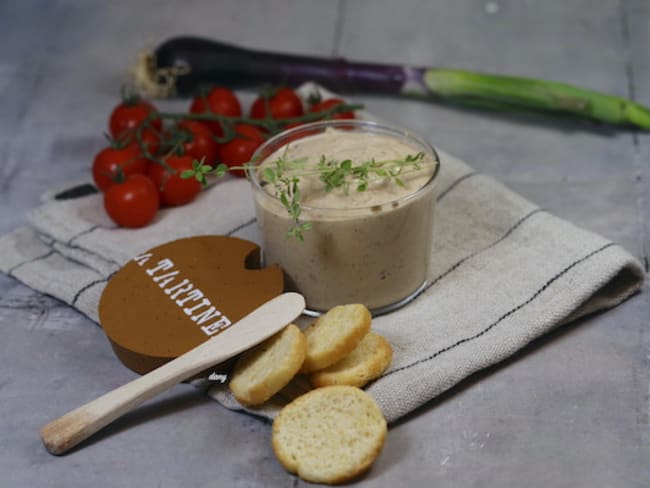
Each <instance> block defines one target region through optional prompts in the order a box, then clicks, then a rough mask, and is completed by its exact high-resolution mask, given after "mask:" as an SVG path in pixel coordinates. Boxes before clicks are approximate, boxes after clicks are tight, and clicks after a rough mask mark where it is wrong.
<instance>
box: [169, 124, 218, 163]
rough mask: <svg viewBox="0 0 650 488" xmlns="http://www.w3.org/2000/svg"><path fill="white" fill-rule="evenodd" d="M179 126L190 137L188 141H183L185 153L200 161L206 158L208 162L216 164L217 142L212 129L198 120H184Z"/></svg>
mask: <svg viewBox="0 0 650 488" xmlns="http://www.w3.org/2000/svg"><path fill="white" fill-rule="evenodd" d="M178 128H179V129H181V130H182V131H183V132H184V133H185V134H186V136H187V138H188V140H187V142H185V143H183V150H184V151H185V154H187V155H188V156H192V158H194V159H196V160H198V161H200V160H201V159H202V158H205V162H206V164H209V165H214V162H215V161H216V159H217V143H216V141H215V140H214V139H213V137H212V132H210V129H208V127H207V126H206V125H205V124H202V123H201V122H198V121H196V120H183V121H181V122H179V123H178Z"/></svg>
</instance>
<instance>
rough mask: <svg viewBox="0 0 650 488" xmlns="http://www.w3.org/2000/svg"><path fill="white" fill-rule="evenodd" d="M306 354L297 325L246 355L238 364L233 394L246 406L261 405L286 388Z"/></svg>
mask: <svg viewBox="0 0 650 488" xmlns="http://www.w3.org/2000/svg"><path fill="white" fill-rule="evenodd" d="M306 351H307V341H306V339H305V336H304V335H303V333H302V332H301V330H300V329H299V328H298V326H296V325H294V324H289V325H288V326H286V327H285V328H284V329H282V330H281V331H280V332H278V333H277V334H275V335H273V336H272V337H269V338H268V339H267V340H265V341H264V342H262V343H260V344H258V345H257V346H255V347H254V348H252V349H250V350H249V351H246V352H245V353H244V354H243V355H242V356H241V357H240V358H239V359H238V360H237V363H236V364H235V368H234V369H233V374H232V379H231V380H230V384H229V387H230V391H232V394H233V395H234V396H235V398H236V399H237V401H239V402H240V403H242V404H244V405H258V404H260V403H264V402H265V401H266V400H268V399H269V398H271V397H272V396H273V395H275V394H276V393H277V392H278V391H280V390H281V389H282V388H284V387H285V386H286V385H287V383H289V381H291V378H293V377H294V375H295V374H296V373H297V372H298V370H299V369H300V366H301V365H302V362H303V360H304V359H305V353H306Z"/></svg>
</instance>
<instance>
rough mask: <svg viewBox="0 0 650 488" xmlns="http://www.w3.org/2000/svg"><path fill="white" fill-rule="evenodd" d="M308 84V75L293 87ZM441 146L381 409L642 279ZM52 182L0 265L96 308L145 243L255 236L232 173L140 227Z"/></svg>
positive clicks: (388, 332)
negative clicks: (431, 214)
mask: <svg viewBox="0 0 650 488" xmlns="http://www.w3.org/2000/svg"><path fill="white" fill-rule="evenodd" d="M315 89H318V87H316V86H315V85H313V84H309V85H305V86H303V87H302V88H301V91H302V92H303V93H310V92H311V91H314V90H315ZM320 91H321V92H324V90H322V89H321V90H320ZM325 94H326V96H327V93H326V92H325ZM438 151H439V153H440V157H441V171H440V176H439V181H438V187H437V192H438V193H437V204H436V209H435V219H434V239H433V241H434V245H433V250H432V259H431V263H432V265H431V270H430V275H429V282H428V285H427V287H426V289H425V291H424V292H423V293H422V294H421V295H420V296H419V297H418V298H417V299H415V300H414V301H412V302H411V303H409V304H408V305H407V306H405V307H403V308H401V309H399V310H397V311H394V312H392V313H390V314H387V315H383V316H380V317H377V318H375V319H374V320H373V324H372V328H373V330H375V331H376V332H378V333H379V334H381V335H383V336H384V337H386V338H387V339H388V341H389V342H390V343H391V345H392V346H393V350H394V355H393V361H392V364H391V366H390V367H389V369H388V370H387V371H386V372H385V373H384V374H383V376H382V377H381V378H379V379H377V380H375V381H374V382H372V383H371V384H370V385H369V386H368V387H367V388H366V391H367V392H368V393H369V394H370V395H372V396H373V397H374V398H375V400H376V401H377V402H378V404H379V406H380V407H381V409H382V411H383V413H384V415H385V416H386V418H387V420H388V421H389V422H392V421H395V420H396V419H398V418H399V417H401V416H403V415H405V414H406V413H408V412H410V411H411V410H413V409H415V408H417V407H418V406H420V405H422V404H424V403H426V402H427V401H429V400H431V399H432V398H434V397H435V396H437V395H439V394H441V393H442V392H444V391H445V390H447V389H449V388H451V387H452V386H454V385H455V384H457V383H458V382H459V381H461V380H462V379H463V378H465V377H467V376H469V375H471V374H472V373H474V372H476V371H478V370H480V369H482V368H486V367H488V366H490V365H493V364H495V363H498V362H499V361H502V360H503V359H505V358H507V357H508V356H510V355H512V354H513V353H515V352H516V351H517V350H518V349H520V348H522V347H524V346H525V345H526V344H528V343H529V342H531V341H532V340H534V339H535V338H537V337H539V336H541V335H543V334H544V333H546V332H548V331H550V330H552V329H554V328H555V327H558V326H560V325H562V324H566V323H567V322H570V321H572V320H575V319H576V318H578V317H580V316H583V315H585V314H588V313H592V312H595V311H598V310H602V309H606V308H609V307H613V306H615V305H617V304H619V303H620V302H622V301H623V300H625V299H626V298H627V297H629V296H630V295H632V294H633V293H634V292H636V291H637V290H639V288H640V287H641V285H642V282H643V279H644V273H643V268H642V266H641V265H640V263H639V262H638V261H637V260H636V259H635V258H634V257H633V256H631V255H630V254H629V253H628V252H627V251H626V250H625V249H623V248H621V247H620V246H619V245H617V244H616V243H614V242H611V241H609V240H607V239H606V238H604V237H601V236H599V235H597V234H594V233H592V232H588V231H586V230H583V229H581V228H579V227H577V226H575V225H573V224H571V223H569V222H567V221H565V220H562V219H560V218H558V217H555V216H553V215H551V214H550V213H548V212H546V211H545V210H543V209H541V208H539V207H537V206H536V205H534V204H533V203H531V202H529V201H528V200H526V199H525V198H523V197H521V196H520V195H518V194H516V193H514V192H513V191H511V190H509V189H508V188H506V187H505V186H504V185H502V184H500V183H499V182H498V181H495V180H494V179H493V178H491V177H489V176H487V175H484V174H481V173H479V172H477V171H475V170H473V169H472V168H471V166H469V165H467V164H466V163H464V162H463V161H460V160H458V159H456V158H454V157H453V156H451V155H449V154H446V153H444V152H443V151H440V150H439V149H438ZM55 194H57V192H56V191H52V192H49V193H48V195H46V196H45V198H44V202H43V204H42V205H41V206H40V207H38V208H36V209H34V210H33V211H32V212H30V213H29V215H28V218H27V225H26V226H25V227H23V228H19V229H18V230H16V231H14V232H13V233H11V234H9V235H6V236H4V237H2V238H0V271H2V272H4V273H6V274H8V275H10V276H12V277H14V278H16V279H18V280H20V281H22V282H23V283H25V284H26V285H27V286H30V287H31V288H34V289H35V290H38V291H41V292H43V293H46V294H49V295H52V296H54V297H56V298H58V299H60V300H62V301H64V302H66V303H68V304H70V305H71V306H73V307H75V308H76V309H77V310H79V311H80V312H82V313H83V314H85V315H86V316H88V317H89V318H90V319H92V320H94V321H97V306H98V303H99V297H100V295H101V292H102V290H103V288H104V286H105V285H106V283H107V281H108V280H109V279H110V277H111V276H112V274H113V273H115V272H116V271H117V270H118V269H119V268H120V267H121V266H122V265H123V264H125V263H126V262H127V261H128V260H129V259H131V258H132V257H133V256H135V255H137V254H138V253H140V252H142V251H144V250H147V249H149V248H151V247H153V246H156V245H159V244H162V243H163V242H167V241H170V240H174V239H177V238H181V237H188V236H192V235H202V234H221V235H232V236H236V237H240V238H243V239H249V240H252V241H255V242H259V240H258V236H257V226H256V222H255V215H254V207H253V203H252V195H251V191H250V188H249V184H248V183H247V182H246V181H243V180H241V179H235V178H232V177H227V178H225V179H224V180H222V181H219V182H217V183H216V184H215V185H214V186H212V187H211V188H209V189H207V190H206V191H204V192H202V194H201V195H200V196H199V197H198V199H197V201H195V202H193V203H192V204H191V205H186V206H183V207H178V208H172V209H166V210H162V211H161V212H160V213H159V215H158V216H157V218H156V220H155V221H154V222H153V223H152V224H151V225H149V226H147V227H145V228H142V229H137V230H128V229H120V228H117V227H116V226H115V225H114V224H113V223H112V222H111V221H110V220H109V219H108V217H107V216H106V214H105V212H104V210H103V206H102V197H101V195H100V194H91V195H86V196H82V197H79V198H73V199H65V200H57V199H56V198H54V195H55ZM306 388H307V386H306V384H305V381H304V380H300V379H298V380H295V381H294V382H292V383H291V384H290V385H289V386H288V387H287V388H285V390H283V391H282V392H281V393H280V394H278V395H276V396H275V397H274V398H273V399H272V400H271V401H269V402H267V404H265V405H263V406H261V407H258V408H247V409H246V410H247V411H249V412H252V413H254V414H256V415H261V416H265V417H268V418H272V417H273V416H274V415H275V413H276V412H277V411H278V409H279V408H280V406H281V405H282V404H283V403H286V401H288V400H289V399H291V398H292V397H294V396H295V395H297V394H300V393H302V392H303V391H305V389H306ZM209 394H210V395H211V396H212V397H214V398H215V399H216V400H218V401H219V402H220V403H221V404H223V405H224V406H226V407H228V408H232V409H241V408H242V407H241V406H240V405H239V404H238V403H237V402H236V401H235V400H234V398H233V397H232V396H231V395H230V393H229V392H228V389H227V386H225V385H221V384H214V386H212V387H211V388H210V389H209Z"/></svg>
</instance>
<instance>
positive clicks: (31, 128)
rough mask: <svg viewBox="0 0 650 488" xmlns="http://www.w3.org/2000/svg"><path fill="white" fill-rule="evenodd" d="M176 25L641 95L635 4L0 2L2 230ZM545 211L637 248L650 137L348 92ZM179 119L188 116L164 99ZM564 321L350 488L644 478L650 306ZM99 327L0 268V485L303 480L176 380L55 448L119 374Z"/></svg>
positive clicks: (433, 416) (450, 400)
mask: <svg viewBox="0 0 650 488" xmlns="http://www.w3.org/2000/svg"><path fill="white" fill-rule="evenodd" d="M180 33H192V34H198V35H205V36H212V37H217V38H220V39H223V40H228V41H231V42H235V43H240V44H244V45H248V46H250V47H258V48H267V49H273V50H282V51H289V52H296V53H313V54H323V55H330V54H332V55H343V56H346V57H349V58H357V59H366V60H374V61H385V62H411V63H414V64H432V65H440V66H443V65H446V66H455V67H463V68H468V69H477V70H486V71H497V72H503V73H510V74H520V75H528V76H539V77H545V78H551V79H557V80H562V81H567V82H572V83H578V84H581V85H584V86H587V87H590V88H594V89H599V90H604V91H608V92H611V93H615V94H619V95H623V96H631V97H635V98H636V99H638V100H639V101H641V102H643V103H646V104H650V61H649V58H648V55H647V46H648V44H649V43H650V5H649V4H648V2H647V1H645V0H620V1H617V0H605V1H599V2H594V1H591V0H567V1H564V2H545V1H542V0H537V1H535V0H526V1H518V2H516V1H511V0H496V1H484V0H437V1H429V0H403V1H401V2H393V1H390V0H356V1H352V0H339V1H332V2H317V1H315V0H314V1H298V0H294V1H285V0H283V1H276V2H264V1H263V0H256V1H253V0H238V1H231V0H224V1H221V2H212V1H208V0H205V1H188V2H161V1H154V0H148V1H141V2H131V1H126V0H124V1H115V2H99V1H88V2H81V1H72V0H52V1H49V2H45V1H37V0H25V1H23V0H13V1H11V0H5V1H2V2H0V38H1V39H2V42H0V100H1V101H2V104H1V108H0V233H5V232H8V231H10V230H12V229H14V228H16V227H18V226H19V225H21V222H22V221H23V219H24V215H25V213H26V212H27V211H28V210H29V209H30V208H32V207H34V206H36V205H38V202H39V195H40V194H41V193H42V192H43V191H44V190H45V189H47V188H49V187H51V186H52V185H61V184H64V183H65V182H67V181H71V180H79V179H83V178H87V177H88V176H89V168H90V164H91V161H92V157H93V154H94V153H95V152H96V151H97V150H99V149H100V148H101V147H102V144H103V141H102V131H103V130H105V124H106V119H107V115H108V113H109V111H110V109H111V108H112V106H113V105H114V104H115V103H116V100H117V95H118V90H119V85H120V82H121V79H122V78H121V77H122V75H123V73H124V70H125V68H126V66H127V65H128V64H129V63H130V62H131V61H132V60H133V59H134V57H135V55H136V53H137V52H138V50H139V49H141V48H143V47H147V46H151V45H154V44H155V43H156V42H157V41H159V40H161V39H163V38H165V37H167V36H170V35H173V34H180ZM353 99H354V100H356V101H360V102H363V103H365V104H366V105H367V108H368V110H370V111H371V112H373V113H375V114H377V115H378V116H380V117H382V118H384V119H387V120H391V121H392V122H394V123H396V124H401V125H404V126H406V127H410V128H412V129H413V130H415V131H417V132H419V133H421V134H423V135H424V136H426V137H428V138H429V139H430V140H431V141H432V142H434V143H435V144H437V145H439V146H440V147H442V148H443V149H445V150H447V151H449V152H452V153H455V154H456V155H458V156H460V157H462V158H464V159H465V160H467V161H468V162H470V163H471V164H472V165H474V166H475V167H476V168H477V169H479V170H481V171H483V172H486V173H489V174H491V175H493V176H495V177H498V178H500V179H501V180H503V181H504V182H506V183H507V184H508V185H510V186H511V187H513V188H514V189H515V190H517V191H519V192H521V193H522V194H524V195H525V196H527V197H528V198H530V199H532V200H534V201H536V202H537V203H539V204H540V205H541V206H543V207H545V208H547V209H549V210H551V211H553V212H554V213H556V214H558V215H560V216H562V217H564V218H567V219H569V220H572V221H574V222H576V223H578V224H580V225H582V226H584V227H587V228H589V229H592V230H594V231H596V232H600V233H602V234H604V235H606V236H608V237H610V238H612V239H614V240H616V241H618V242H620V243H622V244H623V245H624V246H626V247H627V248H628V249H629V250H630V251H631V252H632V253H633V254H634V255H636V256H638V257H639V258H640V259H646V262H647V259H648V258H647V256H648V255H649V254H650V239H649V231H650V228H649V224H648V214H649V210H650V203H649V202H650V185H649V183H648V181H649V178H650V167H649V166H650V165H649V163H648V161H649V160H650V136H648V135H647V134H639V133H636V132H633V131H618V132H617V131H610V130H607V129H605V128H602V127H599V126H595V125H592V124H586V123H576V122H572V121H568V120H550V119H548V118H543V117H537V116H520V115H518V116H503V115H499V116H497V115H494V114H485V113H483V114H481V113H477V112H474V111H469V110H457V109H452V108H448V107H441V106H439V105H434V104H429V103H422V102H415V101H400V100H394V99H387V98H377V97H367V96H358V97H355V98H353ZM171 106H173V107H176V108H178V107H183V106H185V105H184V103H179V104H171ZM648 296H649V295H648V289H647V284H646V286H645V287H644V291H643V293H641V294H639V295H636V296H635V297H633V298H632V299H630V300H629V301H628V302H626V303H624V304H623V305H621V306H619V307H617V308H616V309H614V310H611V311H608V312H606V313H603V314H599V315H596V316H593V317H590V318H588V319H586V320H582V321H581V322H579V323H576V324H574V325H571V326H568V327H565V328H563V329H562V330H558V331H557V332H555V333H553V334H550V335H549V336H547V337H545V338H543V339H542V340H539V341H537V342H535V343H534V344H532V345H531V346H530V347H528V348H527V349H526V350H524V351H522V352H521V353H520V354H517V355H516V356H515V357H513V358H512V359H511V360H508V361H506V362H505V363H503V364H501V365H499V366H497V367H494V368H492V369H490V370H488V371H485V372H482V373H481V374H478V375H476V376H474V377H472V378H470V379H469V380H467V381H465V382H464V383H463V384H461V385H460V386H459V387H457V388H455V389H453V390H452V391H450V392H449V393H447V394H445V395H444V396H443V397H442V398H439V399H436V400H434V401H432V402H431V403H430V404H428V405H427V406H425V407H424V408H422V409H421V410H419V411H418V412H416V413H414V414H413V415H411V416H410V417H409V418H407V419H406V420H404V421H402V422H400V423H399V424H398V425H396V426H394V427H393V428H392V429H391V431H390V433H389V436H388V440H387V443H386V446H385V449H384V452H383V453H382V455H381V457H380V458H379V460H378V461H377V463H376V465H375V466H374V467H373V469H372V470H371V471H370V473H369V474H368V475H367V476H366V477H365V478H363V479H362V480H361V481H359V482H358V483H356V484H358V485H359V486H386V487H389V486H405V487H407V486H408V487H411V486H414V487H418V486H422V487H425V486H426V487H429V486H441V487H442V486H450V487H491V486H512V487H523V486H526V487H528V488H535V487H544V488H550V487H567V488H568V487H571V488H582V487H590V488H591V487H634V488H641V487H647V486H650V467H649V464H648V459H649V458H650V430H649V427H648V415H649V407H650V404H649V387H650V368H649V362H648V358H649V357H650V356H649V354H650V349H649V346H650V336H649V334H648V332H647V326H648V322H649V319H650V302H649V299H648ZM132 378H133V374H132V373H131V372H129V371H128V370H126V369H125V368H124V367H123V366H121V365H120V364H119V363H118V362H117V361H116V360H115V358H114V356H113V354H112V352H111V350H110V347H109V345H108V343H107V341H106V339H105V338H104V336H103V334H102V332H101V331H100V330H99V329H98V328H97V327H96V326H95V325H94V324H92V323H91V322H89V321H88V320H87V319H86V318H84V317H83V316H81V315H79V314H78V313H76V312H75V311H74V310H72V309H70V308H68V307H66V306H63V305H62V304H60V303H59V302H57V301H55V300H53V299H50V298H48V297H45V296H42V295H40V294H38V293H36V292H34V291H32V290H29V289H27V288H26V287H24V286H22V285H21V284H19V283H18V282H16V281H14V280H13V279H10V278H8V277H6V276H4V275H0V419H1V420H0V486H1V487H5V486H6V487H82V486H83V487H88V486H96V487H118V486H120V487H121V486H141V487H154V486H155V487H174V486H191V487H195V488H198V487H203V486H216V487H222V486H223V487H226V486H236V487H244V486H252V487H257V486H259V487H262V486H301V485H303V483H302V482H301V481H300V480H298V479H297V478H294V477H292V476H290V475H288V474H286V473H285V472H284V470H283V469H282V468H281V467H280V465H279V464H278V463H277V462H276V460H275V458H274V456H273V453H272V450H271V447H270V443H269V439H270V425H268V424H266V423H263V422H261V421H259V420H257V419H254V418H251V417H248V416H246V415H243V414H238V413H233V412H230V411H227V410H225V409H223V408H221V407H220V406H219V405H217V404H216V403H215V402H213V401H211V400H209V399H207V398H206V397H205V396H204V395H202V394H201V393H200V392H197V391H196V390H194V389H193V388H192V387H190V386H187V385H180V386H177V387H175V388H173V389H172V390H171V391H169V392H168V393H167V394H165V395H163V396H162V397H161V398H160V399H159V400H156V401H154V402H152V403H150V404H147V405H146V406H144V407H142V408H140V409H138V410H137V411H135V412H134V413H132V414H131V415H129V416H127V417H126V418H124V419H122V420H120V421H118V422H117V423H116V424H115V425H113V426H112V427H110V428H108V429H106V430H105V431H104V432H103V433H101V434H100V435H98V436H97V437H95V438H94V439H93V440H92V441H90V442H89V443H87V444H86V445H85V446H84V447H83V448H82V449H78V450H76V451H75V452H73V453H71V454H69V455H68V456H65V457H61V458H56V457H53V456H51V455H49V454H48V453H47V452H46V451H45V449H44V448H43V447H42V445H41V443H40V440H39V438H38V429H39V427H40V426H41V425H42V424H44V423H45V422H47V421H49V420H51V419H52V418H54V417H56V416H58V415H60V414H62V413H64V412H65V411H67V410H69V409H71V408H73V407H76V406H78V405H80V404H82V403H84V402H86V401H88V400H90V399H92V398H94V397H96V396H98V395H100V394H101V393H103V392H105V391H107V390H110V389H112V388H114V387H116V386H118V385H120V384H122V383H124V382H126V381H128V380H130V379H132Z"/></svg>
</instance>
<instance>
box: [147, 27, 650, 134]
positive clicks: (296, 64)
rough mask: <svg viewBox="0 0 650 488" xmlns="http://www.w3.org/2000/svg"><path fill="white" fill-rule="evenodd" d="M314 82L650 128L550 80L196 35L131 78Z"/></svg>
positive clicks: (635, 108)
mask: <svg viewBox="0 0 650 488" xmlns="http://www.w3.org/2000/svg"><path fill="white" fill-rule="evenodd" d="M305 81H314V82H316V83H318V84H321V85H322V86H325V87H327V88H329V89H330V90H332V91H335V92H339V93H368V94H371V93H377V94H389V95H402V96H409V97H417V98H426V99H433V100H445V101H451V102H454V103H461V104H466V105H470V106H474V107H483V108H490V109H513V110H533V111H543V112H556V113H562V114H572V115H575V116H579V117H583V118H586V119H591V120H595V121H599V122H604V123H608V124H612V125H619V126H627V127H636V128H641V129H645V130H649V129H650V110H649V109H648V108H646V107H645V106H643V105H640V104H638V103H636V102H634V101H632V100H628V99H625V98H621V97H616V96H612V95H607V94H603V93H598V92H595V91H592V90H587V89H583V88H579V87H576V86H572V85H567V84H563V83H557V82H553V81H545V80H538V79H532V78H520V77H514V76H502V75H492V74H484V73H476V72H471V71H464V70H456V69H444V68H432V67H413V66H401V65H389V64H378V63H360V62H353V61H347V60H345V59H342V58H336V59H332V58H322V57H315V56H300V55H290V54H280V53H270V52H265V51H257V50H251V49H244V48H240V47H237V46H232V45H229V44H224V43H221V42H217V41H213V40H208V39H202V38H197V37H176V38H172V39H169V40H167V41H165V42H163V43H162V44H161V45H160V46H158V47H157V48H156V49H155V50H154V51H153V53H151V54H150V55H148V56H146V58H145V60H144V61H142V62H141V63H140V64H139V66H138V67H137V69H136V84H137V86H138V88H139V89H140V90H141V91H144V92H145V93H146V94H148V95H154V96H172V95H175V96H181V97H188V96H194V95H196V94H197V93H199V92H200V91H201V90H202V89H203V88H204V87H208V86H214V85H224V86H228V87H230V88H251V87H254V88H258V87H259V86H260V85H262V84H273V85H287V86H297V85H299V84H301V83H303V82H305Z"/></svg>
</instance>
